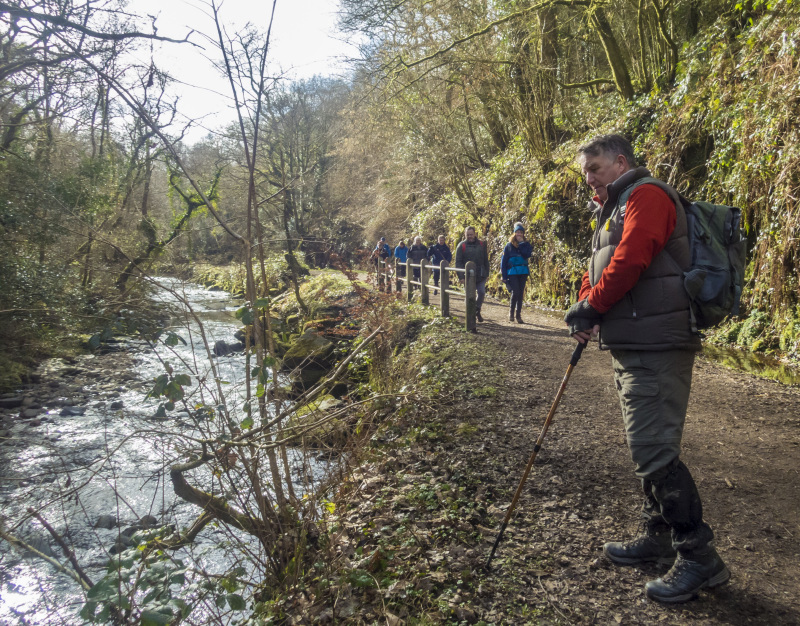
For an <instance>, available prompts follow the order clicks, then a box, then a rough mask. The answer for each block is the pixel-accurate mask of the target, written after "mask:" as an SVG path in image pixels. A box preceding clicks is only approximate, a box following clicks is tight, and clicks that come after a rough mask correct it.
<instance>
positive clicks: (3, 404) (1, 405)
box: [0, 396, 24, 409]
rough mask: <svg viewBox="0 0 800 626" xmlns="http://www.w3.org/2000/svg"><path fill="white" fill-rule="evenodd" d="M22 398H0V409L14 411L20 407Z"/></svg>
mask: <svg viewBox="0 0 800 626" xmlns="http://www.w3.org/2000/svg"><path fill="white" fill-rule="evenodd" d="M23 400H24V398H23V397H22V396H10V397H3V398H0V409H16V408H17V407H20V406H22V402H23Z"/></svg>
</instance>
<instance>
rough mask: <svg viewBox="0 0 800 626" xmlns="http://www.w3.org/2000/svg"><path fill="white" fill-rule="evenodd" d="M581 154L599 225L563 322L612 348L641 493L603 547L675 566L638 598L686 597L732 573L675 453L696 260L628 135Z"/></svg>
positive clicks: (690, 356)
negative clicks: (622, 530)
mask: <svg viewBox="0 0 800 626" xmlns="http://www.w3.org/2000/svg"><path fill="white" fill-rule="evenodd" d="M579 160H580V163H581V168H582V170H583V173H584V175H585V176H586V182H587V184H588V185H589V186H590V187H591V188H592V189H593V190H594V192H595V194H596V196H595V198H594V200H593V208H594V209H595V211H596V212H595V216H596V219H597V222H596V223H597V225H596V227H595V233H594V237H593V240H592V250H593V251H592V258H591V261H590V264H589V271H588V272H587V273H586V274H585V275H584V278H583V284H582V286H581V290H580V295H579V302H578V303H577V304H575V305H573V306H572V307H571V308H570V309H569V311H567V315H566V317H565V318H564V321H565V322H566V323H567V325H568V326H569V329H570V334H571V335H572V336H573V337H575V339H576V340H577V341H579V342H580V343H586V342H587V341H588V340H589V339H590V338H591V337H593V336H595V335H597V334H598V332H599V333H600V347H601V348H605V349H610V350H611V362H612V365H613V367H614V381H615V383H616V387H617V390H618V393H619V399H620V404H621V405H622V416H623V421H624V423H625V433H626V437H627V440H628V448H629V450H630V454H631V459H632V460H633V463H634V465H635V473H636V477H637V478H639V479H640V480H641V483H642V491H643V492H644V504H643V505H642V511H641V516H642V520H643V522H644V533H643V534H641V535H639V536H638V537H635V538H634V539H632V540H629V541H613V542H609V543H606V544H605V545H604V546H603V551H604V552H605V554H606V556H607V557H608V558H609V559H610V560H611V561H613V562H614V563H618V564H621V565H634V564H637V563H641V562H645V561H652V562H661V563H669V562H672V561H674V564H673V566H672V568H671V569H670V570H669V571H668V572H667V573H666V574H665V575H664V576H663V577H661V578H659V579H657V580H653V581H650V582H648V583H647V584H646V585H645V594H646V595H647V596H648V597H649V598H651V599H653V600H657V601H659V602H667V603H676V602H685V601H687V600H690V599H691V598H693V597H694V596H696V595H697V593H698V592H699V591H700V590H701V589H706V588H709V589H710V588H712V587H716V586H718V585H721V584H723V583H725V582H727V581H728V579H729V578H730V571H729V570H728V568H727V567H726V566H725V563H723V561H722V559H721V558H720V556H719V554H717V551H716V550H715V549H714V548H713V547H712V546H711V544H710V541H711V540H712V539H713V537H714V533H713V532H712V531H711V527H710V526H709V525H708V524H707V523H706V522H705V521H704V520H703V505H702V503H701V501H700V494H699V493H698V491H697V486H696V485H695V482H694V479H693V478H692V475H691V473H690V472H689V469H688V468H687V467H686V465H684V463H683V462H682V461H681V460H680V458H679V455H680V452H681V436H682V434H683V427H684V423H685V421H686V409H687V406H688V403H689V391H690V389H691V385H692V366H693V364H694V359H695V354H696V353H697V350H699V349H700V347H701V344H700V339H699V338H698V337H697V335H696V334H695V333H693V331H692V328H691V317H690V310H691V309H690V306H691V303H690V300H689V296H688V294H687V292H686V290H685V288H684V285H683V272H684V271H685V270H686V268H688V267H689V266H690V265H691V252H690V250H689V240H688V236H687V235H688V228H687V221H686V214H685V212H684V209H683V206H682V204H681V202H680V199H679V197H678V196H677V195H675V197H672V196H671V195H668V194H667V192H666V191H665V190H663V189H661V188H660V187H658V186H656V185H654V184H652V183H649V182H648V180H652V179H649V176H650V173H649V172H648V171H647V170H646V169H645V168H643V167H636V161H635V159H634V155H633V149H632V148H631V145H630V143H629V142H628V140H627V139H625V138H624V137H622V136H620V135H604V136H601V137H597V138H596V139H594V140H593V141H592V142H590V143H588V144H586V145H585V146H583V147H582V148H580V156H579ZM676 557H677V558H676Z"/></svg>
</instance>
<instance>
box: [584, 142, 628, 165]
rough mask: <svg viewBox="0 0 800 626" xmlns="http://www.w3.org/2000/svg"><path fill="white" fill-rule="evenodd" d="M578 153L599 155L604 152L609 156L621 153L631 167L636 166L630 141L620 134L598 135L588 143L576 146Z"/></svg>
mask: <svg viewBox="0 0 800 626" xmlns="http://www.w3.org/2000/svg"><path fill="white" fill-rule="evenodd" d="M578 154H580V155H582V156H583V155H586V156H600V155H601V154H606V155H609V156H611V157H616V156H618V155H620V154H621V155H622V156H624V157H625V160H626V161H627V162H628V166H629V167H631V168H634V167H636V157H635V156H634V155H633V147H632V146H631V142H630V141H628V140H627V139H625V137H623V136H622V135H599V136H598V137H595V138H594V139H592V140H591V141H590V142H589V143H587V144H584V145H582V146H581V147H580V148H578Z"/></svg>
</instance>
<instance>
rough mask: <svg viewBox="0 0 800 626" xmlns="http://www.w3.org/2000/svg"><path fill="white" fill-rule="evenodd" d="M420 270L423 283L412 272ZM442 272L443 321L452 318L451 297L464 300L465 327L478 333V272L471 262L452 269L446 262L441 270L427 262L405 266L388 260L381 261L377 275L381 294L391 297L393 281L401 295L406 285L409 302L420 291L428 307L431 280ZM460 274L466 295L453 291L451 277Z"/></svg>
mask: <svg viewBox="0 0 800 626" xmlns="http://www.w3.org/2000/svg"><path fill="white" fill-rule="evenodd" d="M401 266H402V267H403V268H405V276H400V272H398V271H397V270H398V269H400V267H401ZM414 269H419V280H415V279H414V275H413V272H412V270H414ZM435 269H438V270H439V287H438V289H439V290H440V298H439V307H440V309H441V312H442V317H450V296H455V297H457V298H464V300H465V302H466V307H465V308H466V316H465V320H464V324H465V326H466V329H467V330H468V331H475V330H476V328H477V319H476V313H477V311H478V296H477V291H476V287H475V283H476V272H475V263H473V262H472V261H469V262H468V263H467V264H466V267H463V268H459V267H450V266H448V265H447V261H442V262H441V263H440V264H439V267H438V268H437V267H436V266H434V265H433V264H430V263H428V262H427V261H426V260H425V259H423V260H422V261H420V262H419V264H416V263H412V262H411V259H408V260H406V262H405V263H398V261H397V259H393V260H386V259H378V265H377V266H376V273H377V280H376V283H377V286H378V289H379V290H381V291H386V292H387V293H391V291H392V279H394V288H395V291H396V292H397V293H400V292H401V291H402V285H403V283H406V293H407V295H408V301H409V302H411V299H412V298H413V296H414V287H415V286H417V287H419V291H420V302H421V303H422V304H424V305H430V290H431V288H432V287H431V285H430V284H429V283H430V278H431V275H432V273H433V270H435ZM451 273H453V274H456V275H457V276H458V281H457V282H460V283H462V284H463V285H464V289H463V291H462V290H461V289H452V288H451V280H450V274H451Z"/></svg>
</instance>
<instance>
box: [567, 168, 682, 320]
mask: <svg viewBox="0 0 800 626" xmlns="http://www.w3.org/2000/svg"><path fill="white" fill-rule="evenodd" d="M595 201H597V198H595ZM676 220H677V217H676V214H675V204H674V203H673V202H672V199H671V198H670V197H669V196H668V195H667V193H666V192H665V191H663V190H662V189H659V188H658V187H656V186H655V185H647V184H645V185H642V186H640V187H637V188H636V189H634V190H633V192H632V193H631V195H630V197H629V198H628V203H627V206H626V207H625V221H624V224H623V227H622V240H621V241H620V242H619V245H618V246H617V249H616V250H615V251H614V255H613V256H612V257H611V262H610V263H609V264H608V267H606V268H605V269H604V270H603V273H602V275H601V276H600V280H599V281H598V282H597V284H596V285H595V286H594V287H592V285H591V283H590V282H589V272H588V271H587V272H586V273H585V274H584V275H583V281H582V283H581V291H580V296H579V298H578V299H579V300H583V299H584V298H587V297H588V298H589V304H591V305H592V306H593V307H594V308H595V309H596V310H597V311H598V312H599V313H605V312H606V311H608V310H609V309H611V307H613V306H614V305H615V304H616V303H617V302H619V301H620V300H621V299H622V297H623V296H624V295H625V294H626V293H628V292H629V291H630V290H631V289H632V288H633V286H634V285H635V284H636V283H637V282H638V281H639V276H641V274H642V272H644V271H645V270H646V269H647V268H648V267H649V266H650V263H652V262H653V259H654V258H655V257H656V255H657V254H658V253H659V252H661V250H663V249H664V246H665V245H666V243H667V241H668V240H669V238H670V236H672V231H674V230H675V222H676Z"/></svg>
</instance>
